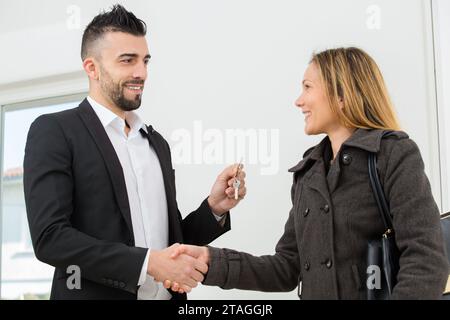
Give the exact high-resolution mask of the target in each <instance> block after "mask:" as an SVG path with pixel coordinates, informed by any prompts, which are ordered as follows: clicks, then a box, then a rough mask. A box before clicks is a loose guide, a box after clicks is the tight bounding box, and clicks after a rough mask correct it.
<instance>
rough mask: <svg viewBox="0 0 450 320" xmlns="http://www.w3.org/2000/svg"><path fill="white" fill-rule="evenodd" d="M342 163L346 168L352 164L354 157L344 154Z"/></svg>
mask: <svg viewBox="0 0 450 320" xmlns="http://www.w3.org/2000/svg"><path fill="white" fill-rule="evenodd" d="M342 163H343V164H344V165H346V166H348V165H349V164H350V163H352V156H351V155H349V154H348V153H344V154H343V155H342Z"/></svg>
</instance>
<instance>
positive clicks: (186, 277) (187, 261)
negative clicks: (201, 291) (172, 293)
mask: <svg viewBox="0 0 450 320" xmlns="http://www.w3.org/2000/svg"><path fill="white" fill-rule="evenodd" d="M178 248H180V244H178V243H176V244H174V245H172V246H170V247H169V248H166V249H164V250H151V251H150V257H149V259H148V261H149V262H148V268H147V273H148V274H149V275H150V276H152V277H153V278H154V279H155V281H158V282H161V281H163V280H165V279H172V280H173V281H176V282H177V283H178V285H179V287H180V288H183V290H184V291H185V292H190V291H191V289H192V288H195V287H196V286H197V283H198V282H202V281H203V279H204V277H203V275H204V274H206V272H208V265H207V263H206V262H205V259H204V257H202V259H197V258H195V255H192V256H191V255H187V254H183V252H184V250H185V249H182V250H181V251H180V250H177V249H178Z"/></svg>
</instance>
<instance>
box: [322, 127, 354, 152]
mask: <svg viewBox="0 0 450 320" xmlns="http://www.w3.org/2000/svg"><path fill="white" fill-rule="evenodd" d="M355 130H356V129H354V128H346V127H339V128H337V129H335V130H332V131H330V132H328V133H327V134H328V138H329V139H330V142H331V148H332V149H333V160H334V159H335V158H336V155H337V154H338V152H339V150H340V149H341V146H342V144H343V143H344V142H345V141H346V140H347V139H348V138H350V136H351V135H352V134H353V132H355Z"/></svg>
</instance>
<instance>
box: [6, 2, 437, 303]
mask: <svg viewBox="0 0 450 320" xmlns="http://www.w3.org/2000/svg"><path fill="white" fill-rule="evenodd" d="M113 3H115V1H104V0H103V1H95V2H92V1H75V0H71V1H68V0H63V1H51V0H46V1H39V2H38V1H25V0H16V1H14V2H10V1H6V0H0V43H1V44H2V49H1V52H0V70H1V73H0V98H1V97H4V99H7V98H5V97H11V92H18V90H20V88H21V86H25V84H26V86H27V87H33V85H34V84H36V85H42V83H43V82H45V79H48V78H45V77H52V76H58V75H64V74H68V76H67V77H68V79H69V83H70V77H71V75H72V74H73V72H75V71H79V70H81V61H80V57H79V51H80V43H81V35H82V32H83V29H84V27H85V26H86V24H87V23H88V22H89V21H90V20H91V19H92V18H93V17H94V16H95V15H96V14H97V13H98V12H99V11H100V10H101V9H104V8H108V7H109V6H110V5H111V4H113ZM121 3H122V4H124V5H125V6H126V7H127V8H128V9H129V10H131V11H133V12H134V13H135V14H136V15H137V16H138V17H140V18H141V19H143V20H144V21H146V22H147V24H148V29H149V33H148V37H147V39H148V42H149V47H150V51H151V52H150V53H151V55H152V61H151V63H150V65H149V79H148V81H147V87H146V92H145V93H144V100H143V105H142V107H141V110H140V113H141V115H142V116H143V118H144V119H145V120H146V121H147V123H149V124H152V125H153V126H154V127H155V128H156V130H158V131H159V132H161V133H162V134H163V135H164V136H165V137H166V138H167V139H168V140H169V142H170V144H171V145H172V148H173V152H174V154H173V156H174V161H175V169H176V172H177V176H176V177H177V195H178V204H179V207H180V209H181V211H182V213H183V214H187V213H188V212H190V210H193V209H195V208H196V207H197V206H198V205H199V204H200V202H201V200H202V199H204V197H206V196H207V194H208V192H209V189H210V187H211V185H212V183H213V181H214V179H215V177H216V175H217V174H218V173H219V172H220V171H221V170H222V168H223V167H224V166H225V165H228V164H229V163H231V162H233V161H237V160H239V158H240V156H241V155H242V156H244V159H245V165H246V171H247V177H248V178H247V185H248V196H247V197H246V199H245V201H243V202H242V203H241V204H240V205H239V207H238V208H236V209H235V210H233V212H232V230H231V231H230V232H228V233H227V234H225V235H224V236H222V237H221V238H220V239H218V240H216V241H215V242H214V243H213V244H212V245H214V246H218V247H229V248H235V249H239V250H244V251H247V252H250V253H253V254H257V255H259V254H271V253H273V252H274V247H275V244H276V242H277V240H278V238H279V237H280V235H281V234H282V231H283V227H284V223H285V221H286V219H287V216H288V211H289V209H290V205H291V204H290V186H291V181H292V177H291V175H290V174H288V173H287V169H288V168H290V167H291V166H293V165H295V164H296V163H297V162H298V161H299V160H300V159H301V156H302V154H303V152H304V151H305V150H306V149H307V148H308V147H309V146H311V145H312V144H315V143H316V142H318V141H319V140H320V139H321V137H307V136H305V135H304V133H303V116H302V114H301V113H300V111H299V110H298V109H296V108H295V107H294V104H293V103H294V100H295V99H296V98H297V96H298V95H299V94H300V82H301V80H302V76H303V72H304V70H305V68H306V66H307V63H308V61H309V59H310V57H311V54H312V53H313V52H314V51H317V50H321V49H325V48H331V47H335V46H350V45H354V46H358V47H361V48H363V49H365V50H366V51H368V52H369V53H370V54H371V55H372V56H373V57H374V58H375V60H376V61H377V62H378V63H379V66H380V68H381V69H382V71H383V73H384V75H385V78H386V81H387V84H388V88H389V90H390V92H391V94H392V98H393V100H394V103H395V105H396V107H397V110H398V112H399V115H400V119H401V123H402V125H403V127H404V129H405V131H407V132H408V133H409V134H410V136H411V137H412V138H413V139H414V140H416V142H417V143H418V144H419V147H420V148H421V150H422V153H423V158H424V161H425V164H426V170H427V173H428V174H429V177H430V179H431V183H432V186H433V191H434V194H435V197H436V201H437V202H438V204H440V193H439V167H438V163H439V161H438V151H437V150H438V145H437V139H436V137H437V128H436V127H437V124H436V111H435V110H436V109H435V100H434V95H433V93H434V80H433V71H432V70H433V68H432V67H433V65H432V63H433V60H432V58H433V57H432V50H431V44H432V41H431V22H430V15H431V13H430V7H429V1H425V0H396V1H388V0H370V1H368V0H339V1H333V0H319V1H300V0H283V1H274V0H272V1H269V0H246V1H237V0H226V1H225V0H179V1H175V0H169V1H168V0H164V1H163V0H158V1H137V0H136V1H122V2H121ZM41 78H42V79H44V80H39V79H41ZM75 78H76V77H75V76H74V80H73V81H74V83H75V82H76V83H77V85H76V86H75V84H74V88H75V87H76V88H77V89H76V90H78V91H79V90H80V88H86V85H87V80H86V82H85V83H84V84H83V85H82V86H81V87H80V85H79V78H76V79H75ZM77 79H78V80H77ZM27 80H28V81H27ZM30 80H31V81H30ZM77 81H78V82H77ZM11 83H13V84H11ZM65 85H66V87H65V88H66V91H67V81H66V82H65ZM69 88H70V87H69ZM14 90H15V91H14ZM46 90H47V92H48V94H49V95H51V94H52V92H53V91H52V88H46ZM74 90H75V89H74ZM69 91H70V89H69ZM30 92H32V91H30ZM54 92H57V90H56V89H55V91H54ZM8 94H9V96H8ZM33 94H34V95H38V96H39V94H38V93H29V95H28V96H27V94H26V93H23V92H21V99H26V98H28V99H32V98H35V97H34V96H32V95H33ZM1 103H2V101H0V104H1ZM236 135H237V136H238V137H239V135H241V136H242V137H244V138H243V140H239V138H236ZM238 141H241V142H243V145H242V146H243V147H242V149H241V151H236V150H235V148H236V149H238V146H239V142H238ZM190 298H191V299H216V298H217V299H228V298H233V299H296V294H295V293H294V292H290V293H276V294H269V293H258V292H250V291H240V290H228V291H225V290H221V289H220V288H213V287H205V286H202V287H199V288H197V289H196V290H194V291H193V293H192V294H191V295H190Z"/></svg>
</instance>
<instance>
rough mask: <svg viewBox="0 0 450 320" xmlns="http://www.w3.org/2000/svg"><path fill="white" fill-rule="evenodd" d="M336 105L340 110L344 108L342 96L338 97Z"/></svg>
mask: <svg viewBox="0 0 450 320" xmlns="http://www.w3.org/2000/svg"><path fill="white" fill-rule="evenodd" d="M338 105H339V109H340V110H341V111H342V110H344V99H343V98H342V97H338Z"/></svg>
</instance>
